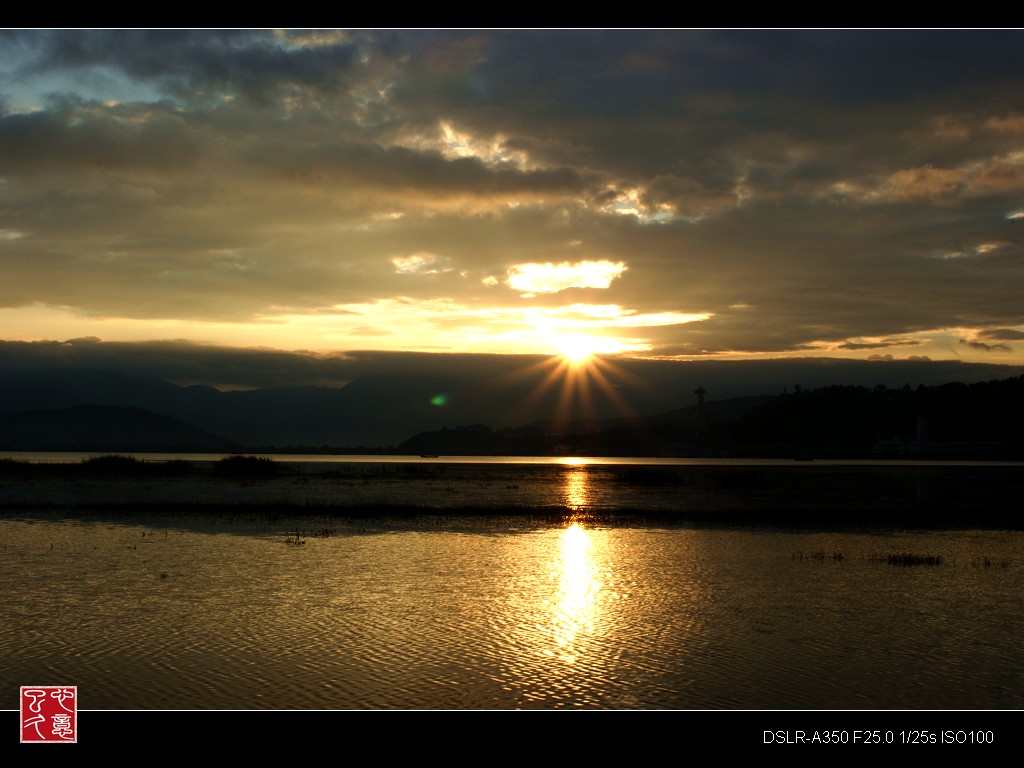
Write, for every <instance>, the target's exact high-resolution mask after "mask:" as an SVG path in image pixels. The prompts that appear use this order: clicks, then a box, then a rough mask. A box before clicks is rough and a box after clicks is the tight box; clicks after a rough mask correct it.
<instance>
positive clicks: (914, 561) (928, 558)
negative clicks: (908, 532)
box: [887, 552, 942, 565]
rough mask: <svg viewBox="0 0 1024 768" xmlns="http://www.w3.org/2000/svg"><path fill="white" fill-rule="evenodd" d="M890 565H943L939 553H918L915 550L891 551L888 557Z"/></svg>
mask: <svg viewBox="0 0 1024 768" xmlns="http://www.w3.org/2000/svg"><path fill="white" fill-rule="evenodd" d="M887 562H888V563H889V565H942V557H941V556H939V555H918V554H914V553H913V552H891V553H890V554H889V556H888V558H887Z"/></svg>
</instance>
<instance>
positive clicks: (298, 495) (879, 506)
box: [0, 457, 1024, 530]
mask: <svg viewBox="0 0 1024 768" xmlns="http://www.w3.org/2000/svg"><path fill="white" fill-rule="evenodd" d="M1021 498H1024V467H1020V466H1012V465H1010V466H1007V465H999V464H994V465H983V464H972V465H966V466H958V465H949V466H927V465H871V466H866V465H850V466H842V465H838V466H837V465H826V464H817V463H816V462H793V463H792V464H791V465H779V466H758V465H732V466H723V465H660V466H659V465H598V464H592V465H586V466H572V465H561V464H547V465H532V464H507V465H503V464H491V465H482V464H431V463H422V464H396V465H373V464H365V465H333V466H332V465H312V464H310V465H305V466H304V465H301V464H300V465H296V464H289V463H287V462H282V461H274V460H271V459H269V458H266V457H236V458H235V459H234V460H233V461H221V462H214V463H210V462H206V463H203V464H202V465H200V464H198V463H193V462H189V461H178V462H144V461H136V460H134V459H130V458H128V457H107V458H105V459H99V460H94V461H88V462H81V463H74V464H43V463H40V464H34V463H27V462H17V461H8V460H0V514H4V515H5V516H10V515H17V514H32V513H43V514H55V513H56V514H61V513H63V514H67V515H69V516H92V515H103V514H108V513H109V514H114V515H117V516H125V515H132V514H140V515H141V514H144V513H149V514H161V515H163V514H167V515H172V514H182V513H194V514H203V515H226V516H234V515H241V514H246V515H252V514H259V515H275V516H297V515H302V516H309V515H317V516H325V517H337V518H345V517H348V518H370V517H389V518H399V517H402V518H414V517H418V516H420V517H422V516H437V515H445V516H453V517H459V516H461V517H498V516H523V515H526V516H531V517H537V518H543V519H546V520H555V521H557V520H559V519H563V520H565V519H579V520H589V521H591V522H594V523H600V524H616V523H624V524H625V523H638V522H641V521H643V522H650V523H653V524H670V525H687V524H694V525H735V526H784V527H789V526H795V527H804V526H809V527H826V528H829V527H842V528H847V527H908V528H941V529H945V528H954V529H1006V530H1024V513H1022V512H1021V510H1020V499H1021ZM573 501H575V502H578V503H572V502H573Z"/></svg>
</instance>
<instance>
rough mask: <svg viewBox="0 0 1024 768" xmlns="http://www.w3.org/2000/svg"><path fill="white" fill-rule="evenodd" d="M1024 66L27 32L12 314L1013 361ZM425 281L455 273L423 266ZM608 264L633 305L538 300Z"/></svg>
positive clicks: (992, 55)
mask: <svg viewBox="0 0 1024 768" xmlns="http://www.w3.org/2000/svg"><path fill="white" fill-rule="evenodd" d="M1022 41H1024V36H1022V34H1021V33H1020V32H1019V31H1016V30H1007V31H1001V30H762V31H758V30H467V31H462V30H378V31H358V32H334V31H330V30H315V31H298V30H296V31H287V32H283V33H275V32H273V31H270V30H227V31H216V30H56V31H40V30H37V31H33V30H27V31H19V30H13V31H11V30H9V31H5V32H2V33H0V45H2V46H3V47H4V51H5V56H4V58H2V59H0V91H2V92H3V93H2V98H3V103H4V104H5V107H4V109H3V111H2V112H0V307H8V308H31V307H38V306H44V307H53V308H61V311H66V312H68V313H69V314H71V315H72V316H73V317H75V318H77V319H78V320H80V321H81V322H83V323H86V322H87V321H88V320H89V319H100V318H102V319H105V320H110V321H111V322H113V321H114V320H116V319H117V318H135V319H146V320H156V319H165V320H176V321H181V322H183V323H185V322H195V323H206V324H209V325H216V324H218V323H245V322H257V323H263V324H264V325H263V326H259V327H267V328H270V327H271V325H273V323H275V322H277V320H276V318H277V317H278V316H280V315H289V316H302V317H310V316H313V315H316V316H320V317H323V318H324V326H325V327H326V325H327V324H328V323H329V322H330V318H332V317H335V318H336V317H347V318H350V319H351V322H352V326H351V333H350V336H357V337H361V338H366V339H372V340H375V341H376V340H381V343H382V344H383V343H384V342H385V341H389V342H390V341H392V340H396V339H398V340H400V339H401V338H402V337H403V335H404V333H405V332H406V331H408V330H409V329H410V328H413V327H417V326H421V325H425V324H427V322H428V321H426V320H424V321H422V322H418V323H413V322H411V321H408V320H404V321H394V320H391V319H384V320H382V319H379V318H375V317H372V316H371V314H372V313H371V312H370V310H369V309H367V308H368V307H369V308H372V307H373V306H375V305H376V304H381V303H386V302H396V303H400V302H422V303H424V304H426V303H430V302H433V303H434V304H433V305H435V306H441V305H444V306H448V305H451V306H452V307H454V309H453V310H452V315H453V316H457V317H455V319H451V318H437V319H433V320H430V321H429V322H430V324H431V327H433V328H436V329H437V330H438V334H437V335H436V337H433V338H431V339H430V344H432V345H437V346H438V347H439V348H452V347H451V346H449V347H446V346H445V345H446V344H451V345H452V346H457V342H456V341H449V340H448V337H447V336H445V335H444V333H442V331H444V332H453V331H452V329H453V328H456V327H458V328H459V329H461V330H462V331H464V332H467V333H468V332H479V334H486V333H487V332H488V329H490V328H492V327H493V326H487V325H486V323H485V322H484V320H480V321H479V323H478V325H479V326H480V328H483V330H480V329H479V328H477V329H476V331H474V328H476V326H475V325H474V322H475V321H474V319H473V317H472V316H471V313H472V312H481V313H482V312H484V311H485V310H488V309H494V310H501V311H506V312H514V311H516V310H523V309H531V310H532V309H553V308H557V307H558V306H561V305H567V304H572V303H589V304H598V305H614V306H617V307H619V308H620V309H621V310H622V312H624V313H636V314H651V315H655V314H657V313H683V314H687V313H706V314H707V315H708V316H709V318H708V319H707V320H705V321H702V322H693V323H686V324H682V323H680V324H677V325H670V324H664V325H652V326H650V327H639V328H626V329H622V328H620V329H618V330H614V329H613V330H612V331H609V333H611V332H614V333H617V334H618V335H620V336H622V337H624V338H629V339H631V340H633V341H637V342H643V343H645V344H648V345H649V347H650V350H651V354H655V355H666V356H667V355H685V356H707V355H718V354H733V353H749V354H758V355H762V354H763V355H768V354H791V353H796V352H807V353H808V354H825V353H828V352H832V351H844V352H849V353H855V352H858V351H860V350H867V349H883V348H884V349H886V350H888V351H890V352H891V353H892V354H893V355H894V356H895V357H897V358H899V357H905V356H906V354H907V352H908V351H920V352H928V354H929V355H932V356H935V355H938V354H952V355H956V354H958V353H960V352H962V353H963V354H965V355H969V354H973V353H974V352H975V351H976V352H977V353H978V354H979V355H981V354H984V355H987V356H992V355H1003V354H1011V353H1013V350H1012V349H1011V347H1010V346H1009V345H1007V344H1003V343H990V342H1004V341H1012V340H1015V339H1019V338H1024V310H1022V308H1021V307H1022V305H1021V302H1020V299H1019V297H1020V295H1021V289H1022V288H1024V286H1022V284H1021V277H1020V267H1019V265H1020V260H1021V258H1024V237H1022V233H1024V229H1022V227H1024V224H1022V222H1021V220H1020V219H1014V218H1013V217H1012V216H1013V214H1012V213H1011V212H1013V211H1019V210H1020V207H1021V203H1020V200H1021V196H1022V195H1024V160H1022V157H1024V98H1022V97H1021V95H1020V88H1019V79H1020V74H1021V72H1022V71H1024V45H1021V43H1022ZM126 84H127V85H126ZM132 89H134V90H132ZM108 91H109V93H110V94H111V95H110V97H109V98H107V96H106V94H107V92H108ZM125 94H128V95H127V96H126V95H125ZM30 96H31V97H32V98H30ZM35 96H38V98H35ZM417 254H428V256H426V257H423V256H416V255H417ZM414 256H415V257H416V258H428V259H429V260H430V263H437V264H443V265H444V269H443V270H441V269H438V270H419V271H417V270H405V271H402V270H397V269H396V268H395V264H396V263H399V264H401V263H413V262H410V261H408V260H409V259H410V258H412V257H414ZM396 259H397V261H396ZM403 260H405V261H403ZM600 260H608V261H611V262H614V263H618V262H620V261H621V262H624V263H625V264H626V265H627V267H628V268H627V269H626V270H625V271H624V272H623V273H622V275H621V276H620V277H619V278H617V279H615V280H614V281H613V282H612V283H611V284H610V285H609V287H608V288H607V289H578V288H573V289H567V290H565V291H561V292H558V293H556V294H549V295H540V296H537V297H533V298H529V297H524V296H522V295H521V292H516V291H513V290H511V289H510V288H509V287H508V286H507V284H506V283H505V279H506V277H507V275H508V273H509V270H510V269H512V268H513V267H514V266H515V265H517V264H522V263H546V262H550V263H553V264H560V263H579V262H584V261H600ZM416 263H418V262H416ZM460 313H461V314H460ZM479 317H483V315H482V314H481V315H480V316H479ZM497 322H498V321H494V323H495V324H497ZM402 323H404V325H403V324H402ZM306 327H308V326H306ZM466 328H468V329H469V331H466ZM985 329H988V330H985ZM93 333H96V334H97V335H100V336H102V335H103V331H102V329H99V328H93V327H90V326H88V325H86V326H83V327H82V328H81V330H77V331H74V332H69V333H67V334H66V335H68V336H71V335H76V334H93ZM929 334H931V335H930V336H929ZM959 339H963V341H962V343H957V341H958V340H959ZM324 343H325V342H323V341H319V340H318V341H317V342H316V344H317V346H322V345H323V344H324ZM345 343H347V344H351V339H350V338H349V339H348V340H347V341H346V342H345ZM340 344H341V342H339V346H340ZM296 345H298V344H296ZM943 345H945V346H944V347H943ZM73 346H78V345H77V344H76V345H73ZM925 347H926V348H925ZM334 348H338V347H334Z"/></svg>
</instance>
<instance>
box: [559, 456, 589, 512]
mask: <svg viewBox="0 0 1024 768" xmlns="http://www.w3.org/2000/svg"><path fill="white" fill-rule="evenodd" d="M565 505H566V506H567V507H569V508H570V509H572V510H573V511H574V512H579V511H582V510H585V509H586V508H587V507H589V506H590V483H589V478H588V476H587V468H586V466H585V465H576V466H569V467H567V468H566V471H565Z"/></svg>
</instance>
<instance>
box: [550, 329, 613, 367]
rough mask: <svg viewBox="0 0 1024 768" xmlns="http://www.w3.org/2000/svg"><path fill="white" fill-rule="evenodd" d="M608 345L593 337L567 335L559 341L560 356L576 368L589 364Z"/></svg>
mask: <svg viewBox="0 0 1024 768" xmlns="http://www.w3.org/2000/svg"><path fill="white" fill-rule="evenodd" d="M605 346H607V344H602V340H601V339H599V338H595V337H593V336H579V335H567V336H562V337H561V338H559V339H558V355H559V356H560V357H561V358H562V359H563V360H565V362H567V363H568V364H569V365H571V366H573V367H574V368H579V367H581V366H584V365H586V364H587V363H589V362H590V361H591V360H592V359H593V358H594V356H595V355H597V354H598V353H600V352H602V351H603V348H604V347H605Z"/></svg>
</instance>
